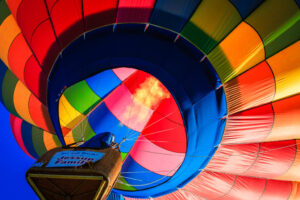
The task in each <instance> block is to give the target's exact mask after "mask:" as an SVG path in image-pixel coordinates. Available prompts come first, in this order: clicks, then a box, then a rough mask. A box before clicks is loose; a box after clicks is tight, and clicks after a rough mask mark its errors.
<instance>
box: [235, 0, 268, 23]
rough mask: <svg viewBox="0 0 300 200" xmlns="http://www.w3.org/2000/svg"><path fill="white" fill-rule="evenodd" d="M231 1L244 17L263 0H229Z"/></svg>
mask: <svg viewBox="0 0 300 200" xmlns="http://www.w3.org/2000/svg"><path fill="white" fill-rule="evenodd" d="M230 1H231V3H232V4H233V5H234V6H235V7H236V8H237V10H238V11H239V13H240V15H241V16H242V17H243V19H245V18H246V17H247V16H248V15H251V13H252V12H253V11H255V9H257V8H258V7H259V6H260V4H261V3H263V2H264V0H243V1H239V0H230Z"/></svg>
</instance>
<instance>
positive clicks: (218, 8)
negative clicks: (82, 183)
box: [0, 0, 300, 200]
mask: <svg viewBox="0 0 300 200" xmlns="http://www.w3.org/2000/svg"><path fill="white" fill-rule="evenodd" d="M299 8H300V2H299V0H286V1H282V0H243V1H238V0H119V1H117V0H102V1H101V3H99V1H97V0H82V1H80V0H75V1H70V0H59V1H53V0H45V1H41V0H22V1H17V0H0V58H1V60H0V86H1V87H0V101H1V103H2V104H3V105H4V106H5V107H6V108H7V110H8V111H9V112H10V113H11V117H10V122H11V129H12V132H13V134H14V137H15V139H16V141H17V143H18V144H19V146H20V148H21V149H22V150H23V151H24V152H25V153H26V154H27V155H28V156H30V157H32V158H35V159H37V158H39V157H40V156H42V155H43V153H45V152H46V151H48V150H51V149H53V148H55V147H59V146H65V145H68V144H74V143H77V144H79V143H80V144H82V143H84V142H86V141H88V140H90V139H91V140H90V141H92V140H93V138H94V139H95V138H97V136H98V137H99V135H98V134H101V133H104V132H110V133H112V134H114V136H115V142H117V143H119V144H120V151H121V154H122V158H123V166H122V171H121V174H120V176H119V178H118V180H117V182H116V184H115V188H114V189H113V191H112V193H111V194H110V196H109V197H108V199H109V200H115V199H118V200H123V199H125V200H134V199H157V200H174V199H175V200H180V199H228V200H229V199H247V200H248V199H249V200H255V199H265V200H267V199H278V200H288V199H299V198H300V185H299V182H300V173H299V171H300V164H299V163H300V151H299V149H300V146H299V144H300V141H299V138H300V132H299V128H300V95H299V94H300V79H299V74H300V56H299V52H300V42H299V39H300V9H299Z"/></svg>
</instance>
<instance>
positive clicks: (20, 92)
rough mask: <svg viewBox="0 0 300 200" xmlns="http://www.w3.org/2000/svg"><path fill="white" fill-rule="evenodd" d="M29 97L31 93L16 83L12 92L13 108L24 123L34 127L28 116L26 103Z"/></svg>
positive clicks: (21, 84)
mask: <svg viewBox="0 0 300 200" xmlns="http://www.w3.org/2000/svg"><path fill="white" fill-rule="evenodd" d="M30 96H31V92H30V91H29V90H28V89H27V88H26V86H25V85H24V84H23V83H22V82H21V81H18V83H17V85H16V88H15V91H14V106H15V109H16V111H17V113H18V114H19V115H20V117H22V118H23V119H24V120H25V121H27V122H29V123H30V124H33V125H36V124H35V123H34V121H33V120H32V117H31V115H30V111H29V107H28V102H29V99H30Z"/></svg>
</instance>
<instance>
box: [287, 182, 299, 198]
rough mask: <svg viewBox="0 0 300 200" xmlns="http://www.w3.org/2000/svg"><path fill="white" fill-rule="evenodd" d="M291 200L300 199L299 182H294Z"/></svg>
mask: <svg viewBox="0 0 300 200" xmlns="http://www.w3.org/2000/svg"><path fill="white" fill-rule="evenodd" d="M289 200H300V183H299V182H293V185H292V192H291V195H290V198H289Z"/></svg>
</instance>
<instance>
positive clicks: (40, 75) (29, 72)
mask: <svg viewBox="0 0 300 200" xmlns="http://www.w3.org/2000/svg"><path fill="white" fill-rule="evenodd" d="M47 78H48V77H47V74H46V73H45V72H44V71H43V70H42V69H41V67H40V65H39V64H38V62H37V60H36V59H35V57H34V56H33V55H32V56H31V57H30V58H29V59H28V60H27V62H26V64H25V70H24V79H25V84H26V86H27V87H28V88H29V89H30V90H31V91H32V93H33V94H34V95H35V96H37V98H38V99H39V100H40V101H42V102H43V104H45V105H46V90H45V88H47V81H48V80H47Z"/></svg>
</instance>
